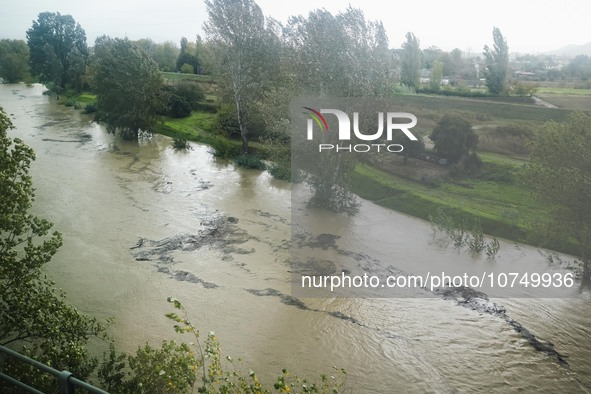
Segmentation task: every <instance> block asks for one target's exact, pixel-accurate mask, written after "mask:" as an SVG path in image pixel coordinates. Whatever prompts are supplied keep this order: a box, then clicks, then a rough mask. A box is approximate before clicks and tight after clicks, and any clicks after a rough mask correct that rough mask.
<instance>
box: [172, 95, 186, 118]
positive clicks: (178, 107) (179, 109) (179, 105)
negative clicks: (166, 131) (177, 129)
mask: <svg viewBox="0 0 591 394" xmlns="http://www.w3.org/2000/svg"><path fill="white" fill-rule="evenodd" d="M168 104H169V112H170V116H172V117H173V118H185V117H187V116H189V115H191V104H189V102H188V101H187V100H185V99H184V98H183V97H181V96H177V95H176V94H173V95H171V96H170V100H169V102H168Z"/></svg>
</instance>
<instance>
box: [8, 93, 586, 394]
mask: <svg viewBox="0 0 591 394" xmlns="http://www.w3.org/2000/svg"><path fill="white" fill-rule="evenodd" d="M42 91H43V87H41V86H39V85H35V86H33V87H31V88H28V87H25V86H24V85H0V105H2V106H3V107H4V109H5V110H6V112H7V113H9V114H11V117H12V119H13V122H14V124H15V126H16V129H15V130H12V131H11V132H10V134H11V136H13V137H16V136H18V137H20V138H21V139H23V140H24V141H25V142H26V143H27V144H29V145H30V146H32V147H33V148H34V149H35V152H36V155H37V160H36V161H35V162H34V164H33V167H32V175H33V182H34V186H35V188H36V190H37V191H36V196H37V200H36V203H35V207H34V210H35V212H36V213H37V214H39V215H42V216H44V217H46V218H48V219H50V220H51V221H53V222H54V228H55V229H56V230H59V231H60V232H62V234H63V236H64V245H63V247H62V248H61V249H60V250H59V252H58V253H57V255H56V256H55V257H54V259H53V260H52V262H51V263H50V264H48V267H47V272H48V274H49V275H50V277H51V278H52V279H54V280H55V281H56V283H57V285H58V286H59V287H61V288H63V289H64V290H66V292H67V294H68V299H69V300H70V302H72V303H73V304H75V305H76V306H77V307H78V308H80V310H82V311H83V312H85V313H87V314H89V315H92V316H97V317H99V318H106V317H109V316H112V317H114V319H115V323H114V325H113V326H112V333H113V335H114V337H115V340H116V342H117V345H118V346H119V347H120V348H121V349H122V350H126V351H133V350H134V349H136V348H137V346H138V345H142V344H144V343H145V342H150V343H152V344H158V343H159V342H160V341H161V339H163V338H175V339H183V338H182V337H180V338H179V337H178V336H175V335H176V334H174V333H173V330H172V328H171V324H170V323H169V321H167V319H166V318H165V317H164V313H166V312H168V311H170V310H171V308H170V306H169V304H167V303H166V298H167V297H169V296H173V297H176V298H178V299H180V300H181V301H182V302H183V303H184V304H185V305H186V306H187V309H188V310H189V313H190V315H191V317H192V319H193V321H194V323H195V324H196V325H197V327H198V328H199V329H200V330H202V332H204V333H205V332H208V331H210V330H212V331H215V332H216V334H217V335H218V337H219V338H220V341H221V344H222V350H223V352H224V353H225V354H229V355H232V356H233V357H234V358H238V357H241V358H242V359H243V366H244V367H245V368H246V369H248V368H252V369H253V370H255V371H258V374H259V376H261V377H262V378H263V379H265V380H266V381H269V382H270V381H271V380H272V379H273V377H274V376H276V375H277V374H279V373H280V371H281V369H282V368H288V369H289V370H291V371H293V372H294V373H297V374H300V375H306V376H313V375H316V374H317V373H319V372H326V373H329V374H330V373H331V367H332V366H333V365H336V366H338V367H342V368H345V369H346V370H347V372H348V377H347V387H348V389H349V392H355V393H365V392H379V393H392V392H416V393H422V392H438V393H448V392H474V391H482V392H503V393H504V392H512V391H526V392H529V391H538V392H548V393H555V392H589V391H591V377H589V375H590V374H591V328H590V327H591V295H590V294H589V292H588V291H585V290H582V291H577V292H575V293H574V294H573V295H572V297H571V298H565V299H528V298H515V299H495V300H494V301H495V302H497V303H498V304H501V305H503V306H504V307H505V308H506V309H507V313H508V314H510V316H511V317H512V318H513V319H515V320H517V321H519V322H520V323H521V324H522V325H523V326H524V327H527V328H528V329H529V330H530V331H531V332H532V333H534V334H535V335H536V336H537V337H538V338H540V339H542V340H544V341H547V342H552V343H553V344H554V346H555V348H556V349H557V350H558V351H559V352H560V353H561V354H564V355H567V356H568V362H569V365H570V366H569V367H568V368H565V367H563V366H561V365H559V364H558V363H556V362H555V361H554V360H552V359H551V358H550V357H548V356H546V355H545V354H543V353H540V352H537V351H536V350H534V349H533V348H532V347H531V346H530V345H529V344H528V343H527V342H526V341H525V340H524V339H523V338H522V337H521V336H520V335H519V334H518V333H516V332H515V330H513V329H512V328H511V327H510V326H509V325H508V324H507V323H506V322H505V321H504V320H503V319H499V318H497V317H495V316H491V315H487V314H479V313H477V312H475V311H472V310H469V309H466V308H462V307H460V306H458V305H456V304H455V303H454V302H453V301H449V300H443V299H437V298H435V299H427V298H413V299H407V298H403V299H400V298H394V299H387V298H386V299H384V298H371V299H355V298H343V299H302V300H301V301H302V302H303V305H304V307H301V305H300V307H298V305H293V304H291V305H290V303H286V302H283V301H284V300H282V297H281V296H280V295H289V294H290V291H291V288H290V274H289V265H288V260H289V248H288V245H289V240H290V237H291V235H290V220H291V215H290V207H291V198H290V196H291V186H290V185H289V184H287V183H284V182H279V181H275V180H273V179H272V178H271V177H270V176H269V175H268V174H267V173H265V172H260V171H253V170H244V169H240V168H236V167H235V166H234V165H233V164H231V163H228V162H226V161H223V160H217V159H215V158H214V157H213V156H212V155H211V152H210V149H209V148H208V147H206V146H201V145H197V144H193V149H192V150H191V151H188V152H175V151H174V150H173V149H172V148H171V141H170V140H169V139H168V138H166V137H163V136H158V135H156V136H153V137H152V138H150V139H144V140H142V141H140V142H139V143H137V142H135V143H133V142H125V141H122V140H120V139H119V138H117V137H114V136H112V135H109V134H107V133H106V132H105V130H104V128H103V127H102V126H100V125H97V124H95V123H92V122H91V118H90V117H88V116H85V115H81V114H80V113H79V111H76V110H73V109H71V108H66V107H63V106H60V105H58V104H57V103H56V102H55V101H52V100H51V99H50V98H48V97H46V96H43V95H42ZM315 214H316V215H318V213H315ZM320 215H322V214H320ZM320 219H322V220H318V222H317V223H318V224H317V226H318V227H319V228H318V232H319V233H337V232H338V229H339V228H342V227H343V223H342V220H343V219H338V220H335V219H333V218H331V217H329V216H326V217H324V218H322V217H321V218H320ZM385 219H387V220H388V223H389V225H390V226H391V223H392V222H395V223H397V224H396V225H395V226H394V227H393V228H394V232H395V234H394V237H395V239H396V240H397V241H396V242H398V244H399V246H398V249H397V251H398V254H397V255H396V256H394V257H393V256H390V258H392V259H395V261H396V263H397V264H398V265H399V266H400V268H401V269H405V270H408V271H412V262H413V259H415V257H416V256H417V253H421V254H423V255H426V256H431V257H429V258H433V259H435V258H437V259H441V261H443V262H446V261H447V262H453V264H460V265H465V266H466V267H467V269H468V268H469V267H473V266H474V264H484V263H483V262H479V261H477V262H475V261H474V258H473V257H471V256H469V255H467V254H465V253H458V252H457V251H454V250H453V249H450V248H444V247H442V246H441V245H439V244H436V243H434V242H433V241H432V238H431V230H430V226H429V224H428V223H425V222H423V221H420V220H417V219H414V218H410V217H407V216H404V215H400V214H398V213H396V212H392V211H388V210H385V209H383V208H381V207H379V206H376V205H374V204H371V203H369V202H364V204H363V206H362V208H361V212H360V213H359V214H358V215H357V216H356V217H355V218H353V219H347V223H346V228H347V237H346V240H345V241H346V243H347V245H348V247H349V248H355V247H356V244H359V245H357V247H359V248H362V247H365V246H367V245H368V243H369V244H371V242H372V240H376V241H375V242H378V241H379V238H380V234H382V232H381V231H380V225H381V224H380V223H382V221H383V220H385ZM216 220H222V221H224V223H226V224H228V225H229V226H231V227H232V237H233V239H234V241H235V242H228V243H224V244H219V243H218V244H216V243H211V244H204V245H197V244H196V243H195V242H193V241H191V238H190V236H192V235H195V234H197V233H198V232H199V231H200V230H206V229H207V228H208V225H210V224H211V223H212V221H216ZM391 229H392V226H391V227H390V230H391ZM214 235H215V234H214ZM175 237H176V238H175ZM187 237H189V238H187ZM163 239H169V240H171V239H173V240H176V241H179V242H178V243H177V246H178V247H177V248H176V250H172V251H168V252H165V253H164V252H162V251H161V250H160V249H157V250H156V251H154V249H151V250H152V252H153V253H152V252H150V249H149V248H150V247H151V248H154V247H158V242H155V241H160V240H163ZM142 240H143V241H142ZM138 245H140V247H137V248H135V249H133V248H134V246H138ZM360 245H361V246H360ZM363 245H365V246H363ZM369 246H371V245H369ZM140 251H144V252H146V251H148V252H146V253H147V254H138V253H139V252H140ZM150 253H151V254H150ZM142 256H143V257H145V258H142ZM382 257H383V256H382ZM383 258H386V257H383ZM503 259H504V260H503ZM500 260H501V261H504V263H501V264H506V265H507V266H510V265H511V264H515V263H516V262H519V263H520V264H527V265H531V266H532V267H536V265H538V264H545V261H544V257H543V256H542V255H541V254H540V253H539V252H538V251H537V250H535V249H533V248H530V247H527V246H520V247H515V246H513V245H509V244H505V245H503V249H502V253H501V258H500ZM269 289H272V290H269ZM331 313H332V314H331ZM339 316H341V317H342V316H347V317H349V319H343V318H340V317H339ZM187 340H188V338H187ZM96 346H97V350H98V349H100V346H101V345H100V344H97V345H96Z"/></svg>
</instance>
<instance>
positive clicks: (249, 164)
mask: <svg viewBox="0 0 591 394" xmlns="http://www.w3.org/2000/svg"><path fill="white" fill-rule="evenodd" d="M234 163H236V164H237V165H239V166H240V167H244V168H252V169H255V170H265V169H266V168H267V166H266V165H265V163H263V161H262V160H261V159H260V158H259V157H258V156H255V155H248V154H246V155H244V154H243V155H240V156H238V157H236V158H234Z"/></svg>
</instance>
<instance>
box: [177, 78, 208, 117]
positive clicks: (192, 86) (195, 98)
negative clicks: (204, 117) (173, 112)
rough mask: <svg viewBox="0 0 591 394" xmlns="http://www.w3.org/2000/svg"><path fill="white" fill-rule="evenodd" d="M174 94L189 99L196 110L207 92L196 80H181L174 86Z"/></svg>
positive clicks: (192, 107)
mask: <svg viewBox="0 0 591 394" xmlns="http://www.w3.org/2000/svg"><path fill="white" fill-rule="evenodd" d="M174 94H176V95H177V96H179V97H182V98H184V99H185V100H187V102H188V103H189V104H191V109H193V110H196V109H198V107H199V102H200V101H203V100H204V99H205V93H204V92H203V89H202V88H201V86H200V85H199V84H198V83H197V82H195V81H181V82H179V83H178V84H177V85H176V86H175V87H174Z"/></svg>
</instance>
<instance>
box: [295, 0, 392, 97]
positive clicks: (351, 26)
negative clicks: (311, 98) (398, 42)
mask: <svg viewBox="0 0 591 394" xmlns="http://www.w3.org/2000/svg"><path fill="white" fill-rule="evenodd" d="M286 39H287V41H288V42H287V44H288V52H287V56H288V60H289V64H290V65H291V68H290V70H289V71H290V72H291V73H292V74H293V75H294V76H295V87H294V89H296V90H297V91H301V92H303V93H304V94H308V95H318V96H321V97H322V96H341V97H345V96H370V95H379V96H382V95H386V94H389V93H390V92H391V90H392V89H393V78H392V76H391V74H390V73H391V70H392V68H393V66H394V65H393V62H394V60H393V56H392V54H391V53H390V51H389V49H388V47H389V45H388V37H387V35H386V33H385V29H384V26H383V25H382V23H381V22H379V21H369V20H367V19H366V18H365V16H364V14H363V12H362V11H361V10H360V9H356V8H353V7H351V6H349V7H348V8H347V9H346V10H345V11H344V12H340V13H338V14H336V15H333V14H331V13H330V12H329V11H327V10H325V9H317V10H314V11H311V12H310V13H309V14H308V16H307V18H304V17H302V16H299V17H294V18H291V19H290V21H289V24H288V26H287V29H286ZM291 94H292V95H293V94H294V93H293V92H292V93H291Z"/></svg>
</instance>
